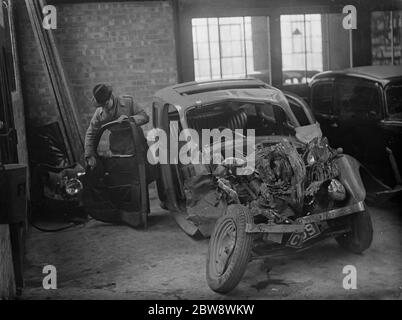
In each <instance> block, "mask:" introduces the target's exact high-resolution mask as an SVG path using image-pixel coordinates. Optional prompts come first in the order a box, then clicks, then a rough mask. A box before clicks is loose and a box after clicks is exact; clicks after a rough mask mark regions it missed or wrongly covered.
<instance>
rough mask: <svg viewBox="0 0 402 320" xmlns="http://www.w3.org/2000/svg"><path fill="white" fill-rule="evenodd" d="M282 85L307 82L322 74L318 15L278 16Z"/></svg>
mask: <svg viewBox="0 0 402 320" xmlns="http://www.w3.org/2000/svg"><path fill="white" fill-rule="evenodd" d="M281 47H282V70H283V82H284V84H301V83H306V82H308V81H309V80H310V79H311V77H312V75H313V74H315V73H317V72H320V71H322V70H323V57H322V35H321V15H320V14H308V15H282V16H281Z"/></svg>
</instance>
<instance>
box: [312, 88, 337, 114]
mask: <svg viewBox="0 0 402 320" xmlns="http://www.w3.org/2000/svg"><path fill="white" fill-rule="evenodd" d="M313 92H314V93H313V95H312V96H313V101H312V107H313V110H314V111H315V112H318V113H323V114H332V92H333V90H332V84H331V83H323V84H317V85H315V86H314V87H313Z"/></svg>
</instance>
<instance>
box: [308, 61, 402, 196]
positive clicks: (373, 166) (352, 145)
mask: <svg viewBox="0 0 402 320" xmlns="http://www.w3.org/2000/svg"><path fill="white" fill-rule="evenodd" d="M310 88H311V97H310V102H311V107H312V110H313V113H314V114H315V116H316V118H317V120H318V122H319V123H320V125H321V128H322V130H323V133H324V134H325V136H327V137H328V139H329V141H330V142H331V145H332V146H333V147H343V149H344V152H345V153H346V154H350V155H352V156H353V157H355V158H356V159H358V160H359V161H360V162H361V163H362V164H363V166H362V168H363V172H362V176H363V179H364V181H365V183H366V188H367V189H368V191H369V193H370V194H371V196H372V197H373V198H372V199H377V197H378V196H381V197H380V198H382V199H386V198H387V197H385V195H394V194H396V193H398V194H399V195H400V193H399V191H401V190H402V179H401V174H400V171H401V170H402V143H401V142H402V141H401V140H402V139H401V134H402V66H365V67H356V68H350V69H346V70H342V71H327V72H322V73H320V74H318V75H316V76H314V77H313V79H312V81H311V83H310Z"/></svg>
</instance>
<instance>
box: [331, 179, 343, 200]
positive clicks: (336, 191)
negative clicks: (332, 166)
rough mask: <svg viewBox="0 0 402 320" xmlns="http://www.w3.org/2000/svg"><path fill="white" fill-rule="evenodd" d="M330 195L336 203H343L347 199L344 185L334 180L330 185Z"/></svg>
mask: <svg viewBox="0 0 402 320" xmlns="http://www.w3.org/2000/svg"><path fill="white" fill-rule="evenodd" d="M328 195H329V197H330V198H331V199H333V200H335V201H342V200H345V198H346V190H345V187H344V186H343V184H342V183H341V182H340V181H339V180H337V179H332V180H331V182H330V183H329V185H328Z"/></svg>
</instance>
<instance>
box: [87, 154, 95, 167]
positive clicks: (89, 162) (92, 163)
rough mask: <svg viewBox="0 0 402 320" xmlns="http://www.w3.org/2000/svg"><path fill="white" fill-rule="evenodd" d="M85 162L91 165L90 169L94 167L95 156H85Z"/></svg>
mask: <svg viewBox="0 0 402 320" xmlns="http://www.w3.org/2000/svg"><path fill="white" fill-rule="evenodd" d="M87 164H88V165H89V166H90V167H91V169H93V168H95V167H96V158H95V157H94V156H90V157H88V158H87Z"/></svg>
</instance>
